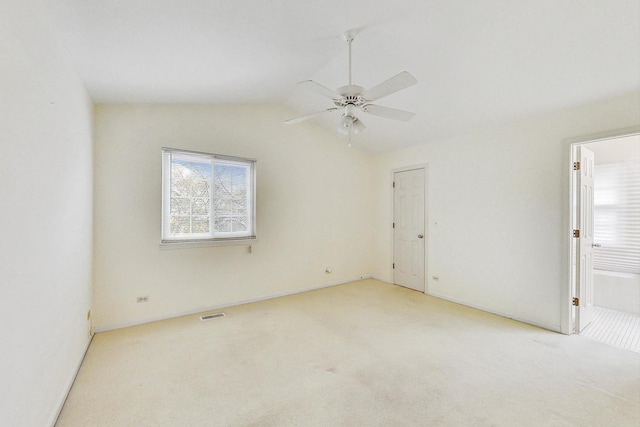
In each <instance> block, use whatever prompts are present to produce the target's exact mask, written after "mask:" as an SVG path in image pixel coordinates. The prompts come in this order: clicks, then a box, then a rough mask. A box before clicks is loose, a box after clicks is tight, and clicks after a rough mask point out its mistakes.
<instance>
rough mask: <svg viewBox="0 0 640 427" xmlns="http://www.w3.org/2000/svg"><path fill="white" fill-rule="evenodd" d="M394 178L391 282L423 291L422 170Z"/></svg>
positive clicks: (408, 172)
mask: <svg viewBox="0 0 640 427" xmlns="http://www.w3.org/2000/svg"><path fill="white" fill-rule="evenodd" d="M393 179H394V192H393V194H394V195H393V211H394V212H393V217H394V223H393V227H394V228H393V263H394V265H393V283H395V284H397V285H400V286H405V287H407V288H411V289H415V290H416V291H420V292H424V291H425V284H424V264H425V260H424V253H425V252H424V250H425V248H424V245H425V243H424V242H425V238H424V234H425V222H424V219H425V210H424V205H425V203H424V169H414V170H408V171H403V172H396V173H395V174H394V178H393Z"/></svg>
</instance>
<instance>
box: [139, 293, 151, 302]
mask: <svg viewBox="0 0 640 427" xmlns="http://www.w3.org/2000/svg"><path fill="white" fill-rule="evenodd" d="M136 302H149V296H148V295H146V296H143V297H138V298H137V299H136Z"/></svg>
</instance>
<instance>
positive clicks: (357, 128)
mask: <svg viewBox="0 0 640 427" xmlns="http://www.w3.org/2000/svg"><path fill="white" fill-rule="evenodd" d="M355 35H356V32H355V31H347V32H345V33H344V34H342V38H343V40H344V41H346V42H347V44H348V46H349V84H348V85H347V86H342V87H339V88H338V89H336V90H335V91H334V90H331V89H329V88H328V87H326V86H323V85H321V84H320V83H317V82H314V81H313V80H305V81H302V82H299V83H298V85H299V86H301V87H304V88H305V89H307V90H309V91H311V92H315V93H317V94H318V95H322V96H324V97H327V98H329V99H331V100H332V101H333V104H334V105H335V107H331V108H327V109H325V110H321V111H316V112H315V113H311V114H305V115H304V116H300V117H296V118H293V119H289V120H286V121H285V122H284V123H285V124H288V125H291V124H294V123H299V122H301V121H304V120H307V119H311V118H313V117H316V116H319V115H322V114H325V113H331V112H335V111H342V116H341V118H340V125H339V127H338V130H340V131H341V132H342V133H345V134H349V137H351V132H353V133H354V134H357V133H360V132H361V131H363V130H364V129H365V125H364V124H363V123H362V121H361V120H360V118H358V116H357V113H358V112H359V111H362V112H365V113H368V114H372V115H374V116H379V117H384V118H387V119H393V120H401V121H405V122H406V121H409V120H411V118H412V117H413V116H414V115H415V113H410V112H408V111H403V110H398V109H395V108H389V107H383V106H381V105H375V104H372V103H371V102H373V101H376V100H378V99H380V98H383V97H385V96H388V95H391V94H392V93H396V92H398V91H401V90H402V89H405V88H408V87H409V86H413V85H414V84H416V83H418V81H417V80H416V79H415V77H413V76H412V75H411V74H409V73H408V72H407V71H403V72H401V73H399V74H396V75H395V76H393V77H391V78H390V79H387V80H385V81H383V82H382V83H380V84H378V85H376V86H374V87H372V88H369V89H365V88H363V87H361V86H357V85H354V84H352V82H351V43H352V42H353V39H354V38H355Z"/></svg>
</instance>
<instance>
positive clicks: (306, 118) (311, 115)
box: [284, 108, 339, 125]
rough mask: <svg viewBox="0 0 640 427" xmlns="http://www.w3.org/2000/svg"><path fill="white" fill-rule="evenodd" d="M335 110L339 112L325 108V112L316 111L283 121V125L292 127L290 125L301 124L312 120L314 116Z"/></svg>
mask: <svg viewBox="0 0 640 427" xmlns="http://www.w3.org/2000/svg"><path fill="white" fill-rule="evenodd" d="M336 110H339V108H327V109H326V110H321V111H316V112H315V113H311V114H305V115H304V116H300V117H295V118H293V119H289V120H285V121H284V124H285V125H292V124H295V123H300V122H302V121H304V120H308V119H312V118H314V117H316V116H319V115H321V114H324V113H330V112H332V111H336Z"/></svg>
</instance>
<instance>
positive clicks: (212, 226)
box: [162, 148, 255, 243]
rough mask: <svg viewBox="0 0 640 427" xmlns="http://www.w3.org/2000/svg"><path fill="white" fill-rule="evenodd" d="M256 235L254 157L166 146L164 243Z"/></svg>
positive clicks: (240, 237)
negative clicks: (221, 154)
mask: <svg viewBox="0 0 640 427" xmlns="http://www.w3.org/2000/svg"><path fill="white" fill-rule="evenodd" d="M247 239H255V160H250V159H243V158H237V157H229V156H220V155H216V154H206V153H196V152H190V151H182V150H174V149H170V148H163V150H162V242H163V243H171V242H185V241H206V240H211V241H233V240H247Z"/></svg>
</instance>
